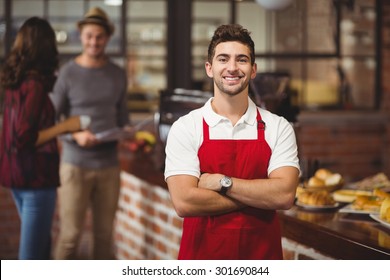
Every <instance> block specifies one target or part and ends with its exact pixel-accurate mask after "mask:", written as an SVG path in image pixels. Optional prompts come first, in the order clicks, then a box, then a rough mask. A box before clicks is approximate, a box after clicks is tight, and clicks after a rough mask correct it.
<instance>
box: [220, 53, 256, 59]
mask: <svg viewBox="0 0 390 280" xmlns="http://www.w3.org/2000/svg"><path fill="white" fill-rule="evenodd" d="M219 56H224V57H231V55H230V54H226V53H220V54H218V55H216V56H215V57H219ZM235 57H237V58H242V57H246V58H250V57H249V56H248V55H246V54H239V55H236V56H235Z"/></svg>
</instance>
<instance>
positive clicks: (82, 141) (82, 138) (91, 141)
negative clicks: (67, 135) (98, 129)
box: [72, 130, 100, 148]
mask: <svg viewBox="0 0 390 280" xmlns="http://www.w3.org/2000/svg"><path fill="white" fill-rule="evenodd" d="M72 137H73V139H74V140H75V141H76V142H77V144H79V146H81V147H85V148H90V147H93V146H95V145H97V144H99V143H100V142H99V141H98V140H97V139H96V137H95V135H94V134H93V133H92V132H90V131H89V130H84V131H80V132H75V133H73V134H72Z"/></svg>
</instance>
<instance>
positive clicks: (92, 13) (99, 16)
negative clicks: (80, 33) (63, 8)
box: [77, 7, 115, 35]
mask: <svg viewBox="0 0 390 280" xmlns="http://www.w3.org/2000/svg"><path fill="white" fill-rule="evenodd" d="M84 24H98V25H100V26H103V27H104V28H105V29H106V30H107V33H108V35H112V34H113V33H114V30H115V27H114V25H113V24H112V23H111V22H110V20H109V19H108V16H107V14H106V12H105V11H103V10H102V9H100V8H99V7H94V8H91V9H90V10H89V11H88V12H87V13H86V14H85V15H84V18H83V19H82V20H80V21H79V22H78V23H77V26H78V28H79V29H81V27H82V26H83V25H84Z"/></svg>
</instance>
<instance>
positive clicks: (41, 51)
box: [0, 17, 81, 259]
mask: <svg viewBox="0 0 390 280" xmlns="http://www.w3.org/2000/svg"><path fill="white" fill-rule="evenodd" d="M57 68H58V51H57V46H56V40H55V33H54V31H53V29H52V27H51V26H50V24H49V23H48V22H47V21H46V20H44V19H41V18H38V17H32V18H29V19H28V20H27V21H26V22H24V23H23V25H22V26H21V28H20V29H19V31H18V33H17V35H16V39H15V42H14V45H13V47H12V49H11V52H10V53H9V55H8V57H7V58H6V61H5V63H4V65H3V66H2V69H1V72H0V84H1V86H2V87H3V92H4V98H3V100H4V104H3V105H4V108H3V126H2V131H1V140H0V185H2V186H4V187H7V188H10V189H11V192H12V195H13V198H14V201H15V204H16V207H17V209H18V213H19V216H20V219H21V231H20V244H19V259H49V258H50V251H51V246H50V245H51V237H50V232H51V225H52V218H53V213H54V209H55V204H56V197H57V194H56V191H57V187H58V186H59V185H60V182H59V170H58V169H59V152H58V147H57V141H56V137H57V136H58V135H60V134H62V133H66V132H73V131H78V130H80V128H81V119H80V117H79V116H76V117H72V118H69V119H67V120H65V121H63V122H61V123H58V124H56V125H55V111H54V107H53V105H52V103H51V101H50V98H49V92H50V91H51V90H52V88H53V85H54V82H55V71H56V70H57Z"/></svg>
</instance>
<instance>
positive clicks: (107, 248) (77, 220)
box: [52, 8, 129, 259]
mask: <svg viewBox="0 0 390 280" xmlns="http://www.w3.org/2000/svg"><path fill="white" fill-rule="evenodd" d="M77 26H78V29H79V31H80V40H81V44H82V47H83V50H82V53H81V54H80V55H78V56H77V57H76V58H75V59H72V60H71V61H69V62H67V63H66V64H65V65H64V66H63V67H62V68H61V70H60V73H59V76H58V79H57V82H56V85H55V87H54V90H53V96H52V99H53V104H54V106H55V109H56V111H57V114H58V115H57V117H58V118H60V117H62V116H66V117H67V116H73V115H87V116H89V117H90V119H91V123H90V126H89V129H88V130H86V131H83V132H80V133H73V134H70V135H67V136H65V137H63V138H61V141H62V157H61V166H60V176H61V187H60V188H59V216H60V233H59V237H58V242H57V248H56V251H55V258H56V259H76V258H77V255H76V253H77V247H78V243H79V240H80V237H81V235H82V231H83V228H84V221H85V216H86V212H87V209H88V207H89V206H91V209H92V214H93V242H94V245H93V256H92V258H93V259H112V258H113V255H112V232H113V221H114V217H115V212H116V209H117V202H118V196H119V186H120V179H119V174H120V169H119V162H118V156H117V142H116V141H104V142H103V141H99V140H98V139H97V138H96V136H95V135H96V133H98V132H102V131H106V130H109V129H111V128H114V127H124V126H125V125H126V124H127V123H128V122H129V115H128V111H127V109H126V92H127V78H126V73H125V71H124V70H123V69H121V68H120V67H118V66H117V65H115V64H114V63H113V62H111V61H110V59H109V58H108V57H107V55H106V53H105V48H106V46H107V43H108V42H109V40H110V37H111V35H112V34H113V32H114V26H113V24H112V23H111V22H110V20H109V18H108V17H107V14H106V13H105V12H104V11H103V10H102V9H100V8H92V9H91V10H89V11H88V12H87V13H86V14H85V16H84V18H83V19H82V20H81V21H79V22H78V24H77Z"/></svg>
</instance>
